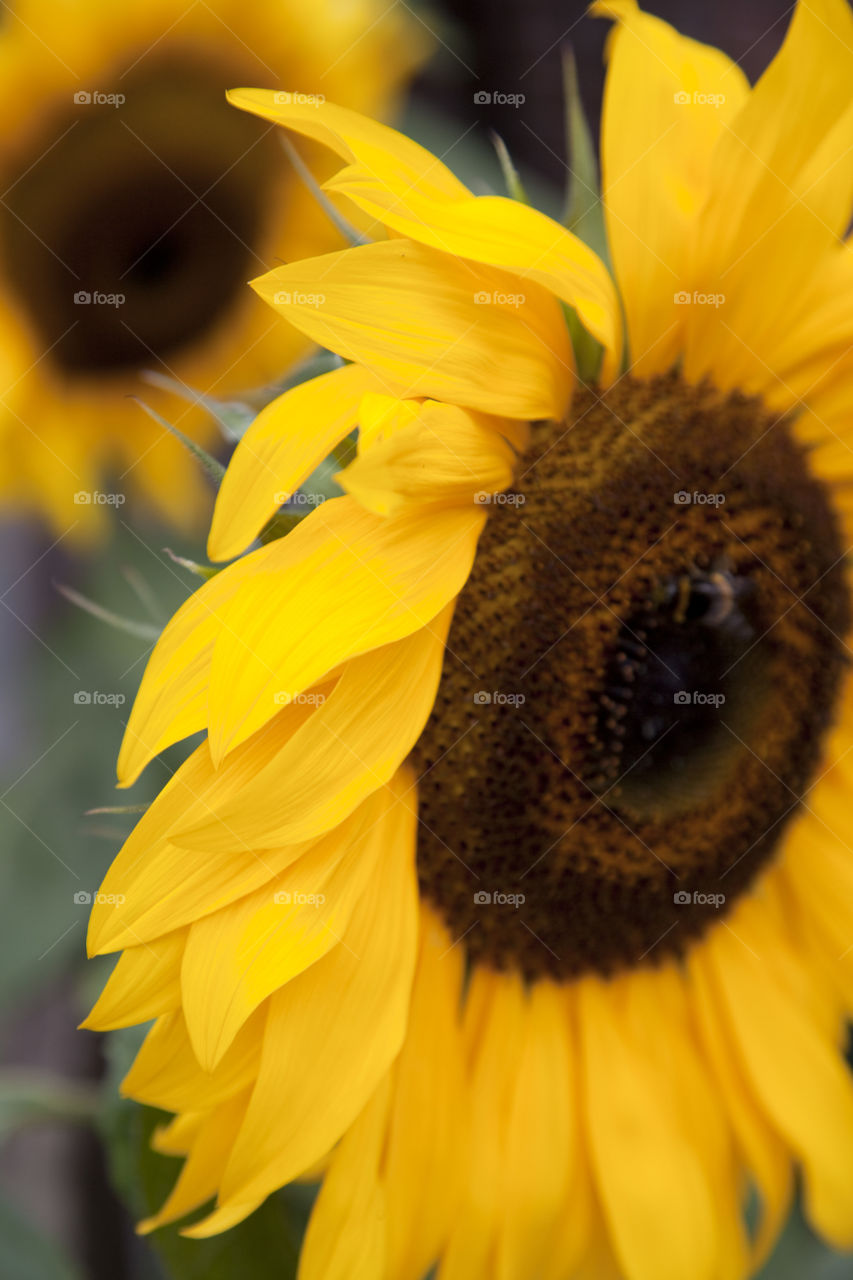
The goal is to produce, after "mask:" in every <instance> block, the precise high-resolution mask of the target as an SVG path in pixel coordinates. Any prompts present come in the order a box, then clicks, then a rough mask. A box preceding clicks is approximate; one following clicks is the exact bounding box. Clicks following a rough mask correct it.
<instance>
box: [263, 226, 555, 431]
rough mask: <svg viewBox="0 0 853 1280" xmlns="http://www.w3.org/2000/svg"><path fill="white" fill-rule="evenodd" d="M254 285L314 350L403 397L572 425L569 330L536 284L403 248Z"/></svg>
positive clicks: (279, 273) (308, 265)
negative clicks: (332, 354) (361, 369)
mask: <svg viewBox="0 0 853 1280" xmlns="http://www.w3.org/2000/svg"><path fill="white" fill-rule="evenodd" d="M252 284H253V287H254V288H255V289H256V290H257V292H258V293H259V294H260V296H261V297H262V298H264V299H265V300H266V301H267V302H269V303H270V304H271V305H273V306H274V307H276V309H277V310H278V311H279V313H280V314H282V315H283V316H285V318H286V319H287V320H289V321H290V323H291V324H293V325H295V326H296V327H297V328H298V329H301V331H302V332H303V333H304V334H306V335H307V336H308V337H309V338H311V339H312V340H313V341H314V342H317V343H319V344H320V345H321V346H324V347H328V348H329V349H330V350H332V351H336V352H337V353H338V355H341V356H343V357H344V358H345V359H347V360H355V361H357V362H358V363H360V364H364V365H366V366H367V368H368V369H371V370H372V371H373V372H374V373H375V374H376V375H377V376H378V377H380V378H382V379H385V380H387V388H386V390H387V391H388V393H389V394H391V395H400V396H406V397H413V396H432V397H434V398H435V399H437V400H447V401H450V402H451V403H453V404H458V405H462V406H463V407H464V408H467V409H479V410H481V411H482V412H483V413H494V414H503V415H505V416H506V417H508V418H522V419H533V418H560V417H561V416H562V415H563V413H564V412H565V410H566V407H567V405H568V402H569V396H570V394H571V388H572V378H573V367H574V366H573V357H572V350H571V343H570V341H569V336H568V330H567V328H566V325H565V322H564V320H563V316H562V313H561V311H560V306H559V303H558V302H557V300H556V298H554V297H553V296H552V295H551V294H550V293H548V292H547V291H546V290H545V289H543V288H542V286H541V285H538V284H536V283H535V282H532V281H524V282H522V285H520V282H519V281H518V279H517V278H516V277H514V276H511V275H509V274H508V273H507V272H505V271H498V270H496V269H495V268H492V267H485V266H479V265H478V264H476V263H472V262H467V261H465V260H463V259H460V258H454V257H451V256H449V255H447V254H441V253H438V252H437V251H436V250H434V249H428V248H424V246H423V245H420V244H416V243H414V242H413V241H411V240H399V239H395V240H388V241H383V242H380V243H377V244H367V245H360V246H359V247H357V248H355V249H346V250H344V251H343V252H341V253H329V254H326V255H325V257H322V258H308V259H305V260H303V261H301V262H295V263H292V264H290V265H288V266H286V267H278V268H277V269H276V270H275V271H271V272H269V274H268V275H265V276H261V278H260V279H259V280H254V281H253V282H252ZM413 298H417V306H413V305H412V299H413Z"/></svg>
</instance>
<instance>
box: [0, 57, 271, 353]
mask: <svg viewBox="0 0 853 1280" xmlns="http://www.w3.org/2000/svg"><path fill="white" fill-rule="evenodd" d="M151 62H152V59H151V57H147V58H145V59H144V60H143V61H142V62H140V66H139V68H138V69H135V70H132V71H130V72H129V73H128V74H126V75H125V76H124V77H122V78H114V82H113V83H112V84H111V85H108V86H106V87H104V86H100V87H99V88H98V89H97V90H92V91H88V90H87V91H84V92H81V94H78V95H77V97H78V99H79V98H81V97H83V98H85V97H86V95H87V94H88V96H89V98H90V99H91V100H90V101H75V102H73V103H72V102H69V104H68V107H67V109H66V110H65V111H64V112H63V113H60V114H57V115H56V116H55V117H54V118H53V120H52V122H51V125H50V127H49V128H47V129H45V130H43V131H42V132H41V133H40V134H38V135H37V136H36V137H35V138H34V139H33V140H32V143H31V144H30V145H29V146H28V149H27V154H26V155H21V156H19V157H18V162H17V163H18V172H17V173H15V172H12V173H7V174H6V175H5V185H6V186H8V187H9V188H10V190H9V191H8V192H7V194H6V196H5V207H3V208H2V209H0V239H1V240H2V257H3V264H4V270H5V272H6V274H7V276H8V278H9V279H10V281H11V284H12V286H13V287H14V289H15V291H16V293H17V294H18V296H19V298H20V300H21V302H22V303H23V305H24V308H25V309H26V311H27V312H28V313H29V315H30V318H31V320H32V321H33V322H34V324H35V327H36V329H37V331H38V333H39V336H40V338H41V340H42V342H43V343H44V347H45V349H46V350H47V349H50V356H51V359H52V360H53V361H54V362H55V363H57V364H58V365H60V366H61V367H62V368H63V369H64V370H65V371H66V372H67V373H69V374H72V375H73V374H82V375H87V374H88V375H92V374H99V373H100V374H109V373H121V372H124V371H128V370H131V369H134V368H139V367H146V366H150V365H152V364H154V363H156V362H157V361H158V360H160V359H162V360H166V361H168V360H169V359H170V358H171V357H173V356H174V355H176V354H178V353H180V352H181V351H182V350H184V349H185V348H187V347H189V346H191V345H192V344H193V343H195V342H196V341H198V340H199V339H202V338H204V337H205V335H206V334H207V333H208V331H209V330H210V329H211V328H212V327H213V326H214V325H215V324H216V323H217V321H218V320H220V319H221V318H222V316H223V314H224V313H227V311H228V309H229V307H231V306H232V304H233V303H234V302H235V301H236V300H238V299H239V297H240V295H241V294H242V292H243V291H244V290H245V287H246V282H247V281H248V280H249V279H250V278H251V277H252V276H254V275H258V274H259V273H260V272H261V271H263V270H265V269H266V268H267V267H268V266H269V263H266V262H264V261H262V260H261V259H260V258H259V257H258V256H257V253H256V248H257V246H258V243H259V239H260V236H261V233H262V230H263V227H264V213H265V205H266V200H267V196H268V193H269V188H270V182H271V179H272V176H273V175H274V174H275V173H276V172H277V169H278V168H280V164H281V160H280V154H279V152H278V150H277V148H276V145H275V142H274V140H273V139H272V137H270V136H266V134H267V126H265V125H263V124H261V123H260V122H259V121H257V120H254V119H252V118H251V117H250V116H248V115H246V114H245V113H243V112H240V111H235V110H234V109H233V108H232V107H230V106H228V104H227V102H226V101H225V96H224V88H223V86H225V85H227V84H231V83H242V79H245V78H246V76H245V69H244V68H241V67H239V66H238V67H231V68H230V69H229V68H223V67H217V66H210V67H205V66H202V65H200V64H199V63H198V62H197V61H195V62H193V60H192V58H191V57H190V55H187V56H185V57H183V58H181V59H180V60H179V59H177V58H176V57H174V56H172V57H171V58H169V59H163V58H161V59H160V60H158V62H157V65H156V67H155V66H152V65H151ZM241 74H242V79H241ZM252 74H253V76H254V79H253V80H252V83H254V81H255V80H256V79H257V72H256V71H254V72H253V73H252ZM249 78H250V79H251V77H249ZM111 95H112V98H113V99H115V97H116V95H119V100H118V101H115V100H110V98H111ZM120 98H123V99H124V101H120ZM105 99H106V100H105Z"/></svg>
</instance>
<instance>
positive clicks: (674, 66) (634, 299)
mask: <svg viewBox="0 0 853 1280" xmlns="http://www.w3.org/2000/svg"><path fill="white" fill-rule="evenodd" d="M591 12H592V13H594V14H598V15H600V16H605V17H611V18H615V19H616V20H617V21H618V23H619V25H618V26H617V27H616V28H615V30H614V31H613V32H612V34H611V37H610V40H609V41H608V60H609V69H608V73H607V81H606V84H605V93H604V110H603V119H602V143H601V151H602V169H603V173H602V179H603V197H604V210H605V218H606V223H607V238H608V243H609V245H610V251H611V253H612V255H613V265H614V269H615V271H616V278H617V280H618V282H619V287H620V290H621V293H622V299H623V302H624V305H625V314H626V319H627V322H628V333H629V335H630V344H631V368H632V372H634V373H636V374H638V375H640V376H642V375H649V374H653V373H656V372H658V371H660V370H662V369H666V368H668V366H669V365H670V364H672V362H673V360H674V359H675V357H676V355H677V352H678V349H679V346H680V344H681V343H682V342H683V334H684V327H685V322H686V320H687V318H688V311H689V309H688V308H687V307H686V306H680V305H677V302H678V299H677V295H678V294H679V293H681V292H682V291H683V290H685V288H686V287H687V285H688V284H689V269H690V268H689V253H690V237H691V234H692V233H691V227H692V225H693V224H694V223H695V220H696V217H697V214H698V213H699V211H700V209H701V207H702V203H703V200H704V198H705V195H706V193H707V190H708V183H709V175H710V169H711V157H712V154H713V151H714V146H715V144H716V142H717V140H718V138H719V137H720V135H721V134H722V133H723V132H724V131H725V129H726V126H727V124H728V122H729V121H730V120H731V119H732V117H733V116H734V115H735V113H736V112H737V110H738V109H739V107H740V105H741V103H742V102H743V100H744V98H745V96H746V94H747V92H748V88H749V86H748V84H747V81H746V78H745V76H744V75H743V73H742V72H741V70H740V68H739V67H738V66H737V65H736V64H735V63H734V62H732V61H731V59H729V58H727V57H726V56H725V54H723V53H720V52H719V50H717V49H714V48H711V47H710V46H709V45H703V44H699V43H698V42H697V41H695V40H690V39H688V38H687V37H686V36H682V35H680V34H679V32H677V31H676V30H675V29H674V28H673V27H671V26H669V24H668V23H666V22H663V21H661V19H660V18H656V17H653V16H652V15H651V14H647V13H642V12H641V11H640V9H638V8H637V5H636V4H635V3H634V0H599V3H597V4H594V5H593V6H592V10H591ZM638 86H642V90H641V92H642V103H641V104H640V103H638V96H637V95H638V92H640V90H638ZM691 287H692V286H691Z"/></svg>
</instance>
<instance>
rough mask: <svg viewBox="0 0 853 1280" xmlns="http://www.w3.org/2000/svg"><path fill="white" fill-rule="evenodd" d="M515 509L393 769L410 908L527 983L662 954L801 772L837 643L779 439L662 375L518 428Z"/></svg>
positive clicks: (813, 527)
mask: <svg viewBox="0 0 853 1280" xmlns="http://www.w3.org/2000/svg"><path fill="white" fill-rule="evenodd" d="M510 498H512V499H514V500H509V501H507V500H504V501H502V502H500V503H495V504H493V505H492V506H491V507H490V515H489V520H488V522H487V525H486V529H485V532H484V533H483V536H482V538H481V541H480V545H479V549H478V554H477V559H476V563H475V566H474V570H473V572H472V574H471V577H470V579H469V581H468V583H467V585H466V587H465V589H464V590H463V592H462V594H461V596H460V598H459V601H458V604H457V608H456V613H455V617H454V621H453V625H452V628H451V631H450V636H449V640H448V646H447V653H446V658H445V664H444V670H443V674H442V680H441V685H440V689H439V693H438V696H437V699H436V703H435V707H434V711H433V714H432V716H431V719H430V720H429V722H428V724H427V726H426V729H425V731H424V733H423V735H422V737H421V739H420V741H419V743H418V745H417V747H416V749H415V752H414V756H413V761H414V764H415V766H416V768H417V771H418V774H419V775H420V783H419V812H420V818H421V824H420V829H419V845H418V867H419V875H420V882H421V889H422V892H423V894H424V895H425V897H426V898H427V899H428V900H429V901H430V902H431V903H432V904H433V905H434V906H435V907H436V908H437V909H438V911H439V913H440V914H441V915H442V916H443V917H444V919H445V920H446V922H447V924H448V926H449V928H450V930H451V932H452V935H453V937H454V940H456V939H463V938H464V946H465V947H466V949H467V952H468V955H469V957H470V959H471V961H472V962H474V963H482V964H485V965H488V966H490V967H492V968H495V969H507V968H515V969H518V970H520V971H521V972H522V973H523V974H524V975H525V976H526V977H527V978H528V979H531V980H533V979H536V978H538V977H544V976H549V977H554V978H558V979H568V978H573V977H577V976H579V975H581V974H583V973H587V972H597V973H601V974H613V973H615V972H618V971H619V970H621V969H624V968H627V967H630V966H634V965H637V964H640V963H656V962H659V961H661V960H662V959H664V958H667V957H670V956H672V955H673V954H676V955H681V954H683V953H684V951H685V949H686V948H687V947H688V946H689V945H690V943H691V942H692V941H693V940H695V939H697V938H699V937H701V936H702V935H703V934H704V932H705V931H706V930H707V929H708V927H709V925H710V924H711V923H712V922H714V921H716V920H718V919H720V918H721V917H722V916H723V915H724V914H725V912H727V911H728V910H730V909H731V906H732V905H733V903H734V902H735V901H736V900H737V898H738V896H739V895H740V894H741V893H742V892H743V891H744V889H746V888H747V887H748V886H749V885H750V884H751V882H752V881H753V879H754V877H755V875H756V873H757V871H758V870H759V869H760V867H761V866H762V865H763V864H764V863H765V862H766V861H767V859H768V858H770V857H771V856H772V855H773V853H774V851H776V850H777V849H778V847H779V844H780V840H781V838H782V836H783V833H784V831H785V828H786V826H787V824H788V823H789V822H790V821H791V819H792V818H793V817H794V816H795V815H796V812H797V809H798V807H799V804H800V800H801V797H802V796H803V793H804V791H805V790H806V789H807V788H808V786H809V784H810V781H811V780H812V778H813V776H814V774H815V770H816V768H817V766H818V763H819V761H820V757H821V748H822V742H823V739H824V736H825V733H826V730H827V728H828V726H829V725H830V724H831V722H832V720H833V713H834V707H835V704H836V701H837V696H838V691H839V686H840V682H841V677H842V672H843V667H844V645H843V643H842V641H843V637H844V635H845V633H846V631H847V628H848V625H849V609H848V594H847V587H846V583H845V578H844V569H843V556H842V545H841V541H840V535H839V531H838V528H837V525H836V521H835V519H834V516H833V512H832V509H831V505H830V503H829V501H828V498H827V495H826V493H825V492H824V490H823V488H822V487H821V486H820V485H819V484H818V483H817V482H815V481H814V480H812V479H811V478H810V476H809V472H808V465H807V458H806V456H805V455H804V453H803V451H802V450H801V449H800V447H799V446H798V445H797V444H796V443H795V442H794V441H793V439H792V436H791V431H790V428H789V425H788V424H786V423H785V422H784V421H778V420H776V419H775V418H773V417H770V416H768V415H767V414H766V413H765V412H764V411H763V410H762V409H761V407H760V405H759V404H758V403H757V402H756V401H754V400H750V399H747V398H745V397H739V396H730V397H728V398H724V397H722V396H721V395H720V394H719V393H717V392H715V390H714V389H713V388H712V387H710V386H701V387H698V388H697V387H688V386H687V385H686V384H685V383H684V382H683V381H681V380H680V379H679V378H678V377H677V376H676V375H674V374H673V375H670V376H667V377H665V378H659V379H656V380H654V381H651V382H638V381H634V380H631V379H623V380H622V381H621V382H620V383H619V385H618V387H617V388H616V389H614V390H612V391H610V392H608V393H607V394H606V395H605V396H604V399H603V400H599V398H598V397H597V396H596V395H594V394H593V393H592V392H590V391H587V392H582V393H581V394H580V395H579V397H578V398H577V400H576V403H575V405H574V407H573V413H572V419H571V421H570V422H568V423H563V424H559V425H555V424H553V423H551V424H542V425H537V426H536V427H535V428H534V431H533V439H532V442H531V446H530V449H529V451H528V453H527V455H526V457H525V458H524V459H523V460H522V461H521V465H520V466H519V471H518V480H517V487H516V490H515V491H514V494H513V495H510Z"/></svg>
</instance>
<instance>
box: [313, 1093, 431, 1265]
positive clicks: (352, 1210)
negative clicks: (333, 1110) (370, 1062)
mask: <svg viewBox="0 0 853 1280" xmlns="http://www.w3.org/2000/svg"><path fill="white" fill-rule="evenodd" d="M390 1094H391V1089H390V1084H389V1081H388V1080H387V1079H386V1080H383V1082H382V1084H380V1086H379V1088H378V1089H377V1090H376V1093H375V1094H374V1095H373V1097H372V1098H371V1099H370V1101H369V1102H368V1104H367V1106H366V1107H365V1108H364V1111H363V1112H362V1113H361V1115H360V1116H359V1117H358V1119H357V1120H356V1121H355V1123H354V1124H353V1125H352V1126H351V1128H350V1129H348V1130H347V1132H346V1133H345V1134H344V1136H343V1138H342V1139H341V1142H340V1145H339V1146H338V1147H337V1149H336V1151H335V1153H334V1155H333V1157H332V1162H331V1165H330V1168H329V1172H328V1173H327V1174H326V1177H325V1178H324V1180H323V1185H322V1187H321V1188H320V1194H319V1196H318V1197H317V1202H316V1204H315V1206H314V1209H313V1210H312V1213H311V1218H310V1220H309V1223H308V1230H307V1232H306V1233H305V1241H304V1244H303V1246H302V1255H301V1257H300V1259H299V1280H376V1277H377V1276H385V1275H386V1274H387V1272H386V1256H387V1249H386V1230H387V1224H388V1212H387V1205H386V1191H385V1187H384V1186H383V1184H382V1182H381V1180H380V1176H379V1172H380V1165H381V1161H382V1149H383V1145H384V1141H385V1134H386V1130H387V1125H388V1107H389V1100H390ZM406 1176H407V1177H410V1176H411V1174H410V1171H408V1170H407V1171H406Z"/></svg>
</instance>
